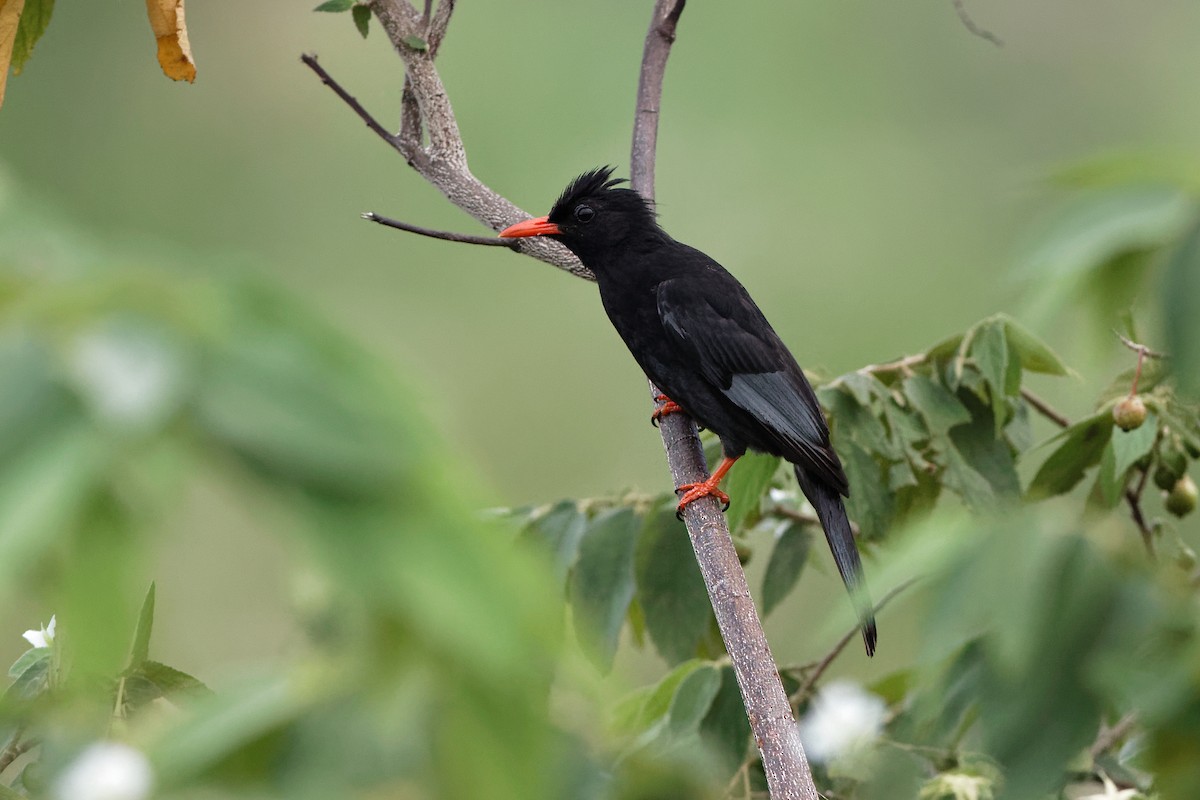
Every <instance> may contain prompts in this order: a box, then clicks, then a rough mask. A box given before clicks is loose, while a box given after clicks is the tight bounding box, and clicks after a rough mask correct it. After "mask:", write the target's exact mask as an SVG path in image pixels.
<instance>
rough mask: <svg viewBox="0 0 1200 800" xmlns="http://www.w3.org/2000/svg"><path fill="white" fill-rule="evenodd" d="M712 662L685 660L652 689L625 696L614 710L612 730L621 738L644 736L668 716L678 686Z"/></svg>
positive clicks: (644, 689) (650, 687)
mask: <svg viewBox="0 0 1200 800" xmlns="http://www.w3.org/2000/svg"><path fill="white" fill-rule="evenodd" d="M710 663H711V662H708V661H704V660H702V659H698V658H696V659H692V660H691V661H685V662H683V663H682V664H680V665H678V666H677V667H675V669H673V670H671V671H670V672H668V673H667V674H666V675H664V676H663V677H662V679H661V680H659V682H658V683H656V684H653V685H652V686H643V687H641V688H640V689H636V690H634V691H633V692H630V693H629V694H628V695H626V696H625V697H623V698H622V699H621V700H620V701H619V702H618V703H617V704H616V705H615V706H614V707H613V711H612V728H613V731H614V733H616V734H618V735H635V734H638V733H641V732H643V731H645V730H647V729H649V728H650V727H651V726H653V725H654V723H656V722H658V721H659V720H660V719H662V718H663V717H665V716H666V714H667V711H668V710H669V709H670V708H671V700H672V699H673V698H674V697H675V690H676V689H678V688H679V684H681V683H683V681H684V680H685V679H686V678H687V676H688V675H691V674H692V673H693V672H695V671H696V670H698V669H701V668H704V667H707V666H708V665H709V664H710Z"/></svg>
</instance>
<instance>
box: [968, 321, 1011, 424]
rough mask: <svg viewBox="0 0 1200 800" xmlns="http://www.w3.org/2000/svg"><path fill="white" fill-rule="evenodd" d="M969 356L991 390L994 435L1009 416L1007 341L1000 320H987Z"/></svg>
mask: <svg viewBox="0 0 1200 800" xmlns="http://www.w3.org/2000/svg"><path fill="white" fill-rule="evenodd" d="M971 356H972V357H973V358H974V359H975V365H976V366H977V367H978V368H979V372H980V373H981V374H982V375H983V378H984V380H985V381H987V384H988V390H989V392H990V400H991V408H992V419H993V420H994V423H995V427H994V430H995V435H996V436H997V437H999V436H1000V434H1001V433H1003V431H1004V420H1005V417H1007V416H1008V401H1007V399H1006V398H1007V387H1008V383H1009V378H1008V371H1009V370H1008V341H1007V339H1006V338H1005V333H1004V324H1003V323H1002V322H1001V321H999V320H995V319H993V320H989V321H988V322H987V323H986V324H985V325H984V326H983V327H982V328H981V329H980V331H979V332H978V333H977V334H976V336H975V338H974V339H973V340H972V341H971Z"/></svg>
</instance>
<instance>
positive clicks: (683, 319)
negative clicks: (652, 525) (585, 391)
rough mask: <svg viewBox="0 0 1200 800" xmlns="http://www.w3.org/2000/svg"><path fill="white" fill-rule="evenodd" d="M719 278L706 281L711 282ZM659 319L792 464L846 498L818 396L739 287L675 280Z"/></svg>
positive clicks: (724, 280)
mask: <svg viewBox="0 0 1200 800" xmlns="http://www.w3.org/2000/svg"><path fill="white" fill-rule="evenodd" d="M710 276H711V277H712V278H717V277H718V276H719V279H717V280H711V279H708V280H706V279H705V278H709V277H710ZM657 297H658V315H659V318H660V319H661V320H662V324H663V328H664V330H665V331H666V334H667V338H668V340H669V341H670V342H671V344H672V346H673V348H674V349H675V351H676V353H677V354H678V356H679V357H680V358H681V359H682V360H684V361H685V362H687V363H689V364H692V365H693V366H694V367H695V369H696V370H697V372H699V373H700V374H701V375H703V377H704V379H705V380H706V381H708V382H709V383H710V384H711V385H712V386H713V387H715V388H716V389H717V390H719V391H720V392H721V393H722V394H724V395H725V397H726V398H728V399H729V400H730V401H731V402H732V403H733V404H734V405H736V406H738V407H739V408H741V409H743V410H744V411H746V412H748V413H749V414H750V415H752V416H753V417H754V418H755V419H756V420H757V421H758V422H759V423H760V424H761V425H762V426H763V427H764V428H765V429H766V430H767V431H768V432H769V434H770V435H771V437H772V438H773V439H774V440H775V441H776V442H777V443H778V444H779V445H780V448H781V449H782V450H783V452H784V454H785V455H786V456H787V458H788V460H789V461H791V462H793V463H795V464H799V465H801V466H803V467H804V468H805V469H807V470H808V471H810V472H811V473H813V476H814V477H816V478H818V479H820V480H821V481H822V482H823V483H825V484H826V485H828V486H831V487H833V488H835V489H837V491H838V492H840V493H841V494H846V493H847V491H848V484H847V481H846V475H845V473H844V472H843V471H842V466H841V463H840V462H839V461H838V457H837V455H836V454H835V453H834V451H833V448H832V447H831V446H830V444H829V428H828V426H827V425H826V423H825V417H824V415H823V414H822V413H821V407H820V405H819V404H818V403H817V398H816V395H815V394H814V393H813V390H812V387H811V386H809V384H808V380H807V379H806V378H805V377H804V373H803V372H802V371H801V369H800V367H799V366H798V365H797V364H796V360H795V359H794V358H793V357H792V355H791V353H790V352H788V350H787V348H786V347H785V346H784V344H783V342H782V341H781V340H780V338H779V336H778V335H777V334H776V333H775V331H774V330H773V329H772V328H771V325H770V323H768V322H767V319H766V317H764V316H763V313H762V311H760V310H759V308H758V306H756V305H755V304H754V301H753V300H752V299H751V298H750V295H749V294H747V293H746V290H745V289H744V288H743V287H742V285H741V284H740V283H738V282H737V281H736V280H734V279H733V277H732V276H730V275H729V274H728V273H725V272H724V271H721V272H717V271H715V270H714V271H712V272H709V273H706V274H705V275H704V276H703V277H702V278H700V279H692V278H673V279H670V280H666V281H663V282H662V283H660V284H659V286H658V289H657Z"/></svg>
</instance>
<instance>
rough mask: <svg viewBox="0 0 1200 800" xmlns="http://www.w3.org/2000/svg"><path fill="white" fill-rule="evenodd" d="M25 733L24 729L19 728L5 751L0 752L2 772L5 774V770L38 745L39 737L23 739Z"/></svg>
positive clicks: (0, 772)
mask: <svg viewBox="0 0 1200 800" xmlns="http://www.w3.org/2000/svg"><path fill="white" fill-rule="evenodd" d="M23 734H24V730H23V729H21V728H18V729H17V730H16V732H15V733H13V735H12V739H10V740H9V742H8V746H7V747H5V748H4V751H3V752H0V774H3V772H4V770H6V769H8V768H9V766H10V765H11V764H12V763H13V762H14V761H16V760H17V759H18V758H20V757H21V756H23V755H25V753H27V752H29V751H30V750H32V749H33V748H35V747H37V745H38V741H37V739H25V740H22V739H21V737H22V735H23Z"/></svg>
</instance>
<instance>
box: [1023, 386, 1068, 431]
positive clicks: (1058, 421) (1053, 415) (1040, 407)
mask: <svg viewBox="0 0 1200 800" xmlns="http://www.w3.org/2000/svg"><path fill="white" fill-rule="evenodd" d="M1021 397H1023V398H1025V402H1026V403H1029V405H1030V406H1032V407H1033V410H1034V411H1037V412H1038V413H1039V414H1041V415H1042V416H1043V417H1045V418H1046V419H1048V420H1050V421H1051V422H1053V423H1054V424H1055V425H1057V426H1058V427H1060V428H1069V427H1071V420H1069V419H1067V418H1066V417H1065V416H1063V415H1062V414H1060V413H1059V412H1057V411H1055V410H1054V409H1053V408H1051V407H1050V405H1049V404H1048V403H1047V402H1046V401H1045V400H1043V399H1042V398H1040V397H1038V396H1037V395H1036V394H1034V393H1033V392H1031V391H1029V390H1028V389H1026V388H1024V387H1022V388H1021Z"/></svg>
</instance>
